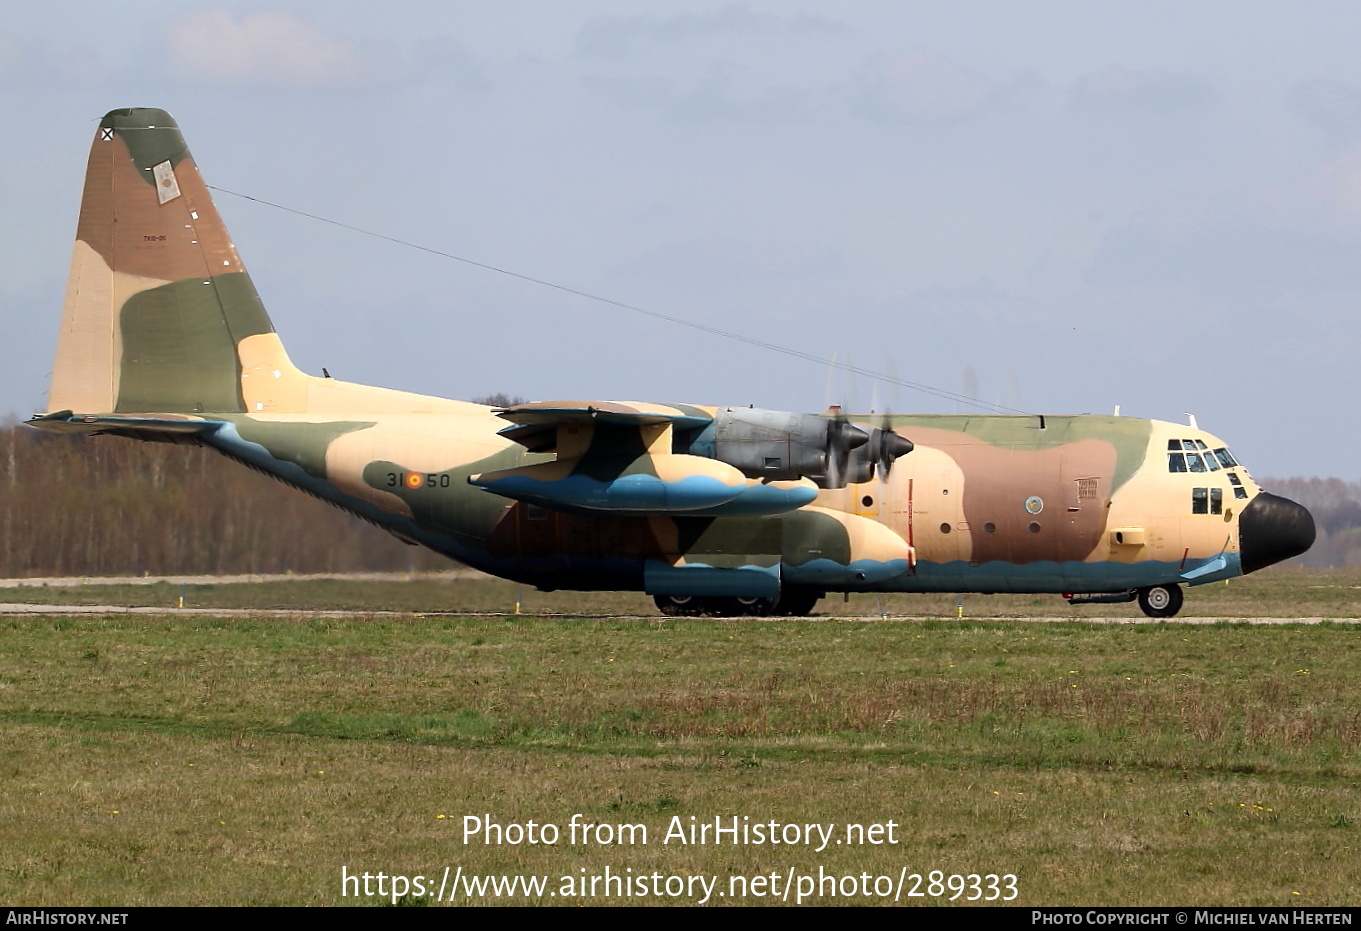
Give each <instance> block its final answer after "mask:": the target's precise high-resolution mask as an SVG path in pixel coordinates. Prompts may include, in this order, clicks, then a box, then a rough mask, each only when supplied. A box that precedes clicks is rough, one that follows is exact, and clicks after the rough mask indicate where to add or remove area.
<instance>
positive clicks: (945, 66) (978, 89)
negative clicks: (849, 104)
mask: <svg viewBox="0 0 1361 931" xmlns="http://www.w3.org/2000/svg"><path fill="white" fill-rule="evenodd" d="M859 80H860V84H861V90H860V94H859V95H858V96H859V102H860V104H861V105H862V106H863V108H864V109H865V110H866V111H867V112H868V113H869V114H871V115H873V116H877V117H880V118H888V119H890V120H895V121H904V122H912V123H945V122H953V121H956V120H962V119H965V118H967V117H969V116H972V115H974V114H975V113H978V112H979V111H980V110H982V109H984V108H985V107H986V106H987V105H988V103H989V102H990V101H991V99H992V98H993V96H994V94H995V93H996V86H995V85H994V84H993V82H992V81H990V80H988V78H986V77H985V76H983V75H982V74H980V73H978V72H977V71H974V70H972V69H969V68H965V67H963V66H962V65H959V64H956V63H955V62H953V61H950V60H949V59H947V58H943V57H941V56H939V55H936V54H934V53H932V52H928V51H925V50H923V49H899V50H895V51H884V52H879V53H878V54H876V55H873V56H872V57H870V58H869V59H868V60H867V61H866V62H865V65H864V67H863V68H862V70H861V73H860V75H859Z"/></svg>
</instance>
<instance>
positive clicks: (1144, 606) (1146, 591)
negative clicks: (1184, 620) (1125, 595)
mask: <svg viewBox="0 0 1361 931" xmlns="http://www.w3.org/2000/svg"><path fill="white" fill-rule="evenodd" d="M1182 597H1183V596H1182V591H1181V586H1180V585H1150V586H1149V587H1148V588H1141V589H1139V610H1141V611H1143V612H1144V613H1145V614H1147V615H1148V616H1149V617H1175V616H1176V613H1177V612H1178V611H1180V610H1181V603H1182Z"/></svg>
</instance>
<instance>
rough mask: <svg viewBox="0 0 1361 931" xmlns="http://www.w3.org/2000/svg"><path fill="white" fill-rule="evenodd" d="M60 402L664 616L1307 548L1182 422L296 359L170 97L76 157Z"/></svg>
mask: <svg viewBox="0 0 1361 931" xmlns="http://www.w3.org/2000/svg"><path fill="white" fill-rule="evenodd" d="M48 409H49V413H45V414H37V415H34V417H33V419H32V420H30V421H29V423H31V424H33V425H34V426H36V427H41V428H43V429H46V430H54V431H58V432H79V433H89V434H100V433H104V434H114V435H117V436H124V437H131V438H134V439H139V440H149V441H155V442H171V443H191V444H198V445H202V446H208V447H211V448H213V449H215V450H217V451H218V452H220V453H222V454H224V455H226V456H229V457H231V458H232V459H235V460H238V461H239V462H242V463H244V464H246V465H248V466H251V467H253V468H256V469H258V470H260V471H262V472H265V473H267V474H269V475H271V476H273V477H275V478H277V479H279V480H281V481H283V482H287V483H288V484H290V485H294V486H296V487H297V488H300V489H302V490H303V491H306V492H309V493H311V494H314V495H316V496H317V497H320V498H323V499H325V500H326V501H329V502H331V503H332V504H335V505H338V506H340V507H342V508H344V509H345V510H347V511H350V512H352V513H353V514H356V515H358V516H359V517H361V518H364V519H365V520H368V521H371V522H373V523H374V524H377V525H378V526H380V527H382V528H383V529H385V530H387V531H389V532H390V533H392V534H394V535H396V536H397V537H399V538H401V539H403V540H405V541H407V542H409V543H413V544H420V545H423V546H427V547H430V548H431V549H434V550H436V551H438V552H440V553H443V554H445V555H447V556H449V557H451V558H453V559H456V560H458V561H460V562H463V563H466V564H468V565H470V566H474V567H476V568H478V569H482V570H485V571H487V572H490V573H493V574H495V575H498V576H503V577H505V578H509V579H515V580H517V581H520V582H523V583H527V584H531V585H536V586H538V587H540V588H543V589H577V590H602V589H609V590H634V591H637V590H641V591H643V592H646V593H647V594H649V595H652V596H654V597H655V599H656V601H657V605H658V607H659V608H660V609H661V610H662V611H664V612H666V613H668V614H697V613H709V614H768V613H777V614H791V615H801V614H807V613H809V612H810V611H811V610H812V609H813V608H814V606H815V605H816V603H817V601H818V599H819V598H821V597H822V596H823V595H825V594H826V593H827V592H831V591H844V592H890V591H892V592H1052V593H1056V594H1062V595H1064V596H1065V597H1067V598H1068V599H1069V601H1070V602H1071V603H1074V604H1080V603H1090V602H1120V601H1133V600H1135V599H1136V598H1137V599H1138V601H1139V606H1140V607H1141V608H1142V609H1143V611H1144V613H1146V614H1148V615H1150V616H1153V617H1169V616H1171V615H1174V614H1176V613H1177V611H1178V609H1179V608H1180V607H1181V604H1182V589H1181V585H1182V584H1183V583H1185V584H1188V585H1200V584H1204V583H1206V582H1214V581H1217V580H1220V579H1227V578H1231V577H1233V576H1237V575H1241V574H1243V573H1247V572H1252V571H1254V570H1257V569H1260V568H1262V567H1263V566H1268V565H1270V564H1272V563H1275V562H1279V561H1281V560H1283V559H1288V558H1289V557H1291V556H1295V555H1297V554H1299V553H1302V552H1304V551H1305V550H1307V549H1308V548H1309V546H1310V545H1311V544H1312V543H1313V540H1314V523H1313V519H1312V518H1311V517H1310V515H1309V512H1308V511H1307V510H1305V509H1304V508H1303V507H1301V506H1300V505H1298V504H1296V503H1294V502H1293V501H1288V500H1286V499H1284V498H1281V497H1277V496H1276V495H1272V494H1269V493H1267V492H1264V491H1262V490H1261V489H1260V488H1259V487H1258V486H1257V484H1256V482H1254V481H1253V479H1252V477H1251V476H1249V475H1248V473H1247V471H1246V470H1245V469H1244V468H1243V467H1242V466H1240V465H1239V463H1238V461H1237V460H1236V459H1235V458H1234V456H1233V455H1232V453H1230V452H1229V449H1228V447H1227V446H1226V445H1225V444H1224V443H1222V442H1220V441H1219V440H1218V439H1216V438H1214V437H1213V436H1211V435H1209V434H1208V433H1205V432H1203V431H1201V430H1199V429H1197V428H1195V427H1194V426H1191V427H1186V426H1179V425H1176V424H1172V423H1163V422H1160V421H1154V420H1138V419H1134V418H1128V417H1094V416H1052V415H1051V416H1045V415H1034V416H1029V415H1026V416H925V415H919V416H885V415H880V416H877V417H876V416H873V415H871V416H868V417H860V416H851V415H843V414H840V413H839V412H837V411H829V412H827V413H824V414H821V415H816V414H798V413H787V412H782V411H769V410H756V409H752V408H733V407H707V406H703V405H692V404H650V403H638V402H617V401H592V400H577V401H543V402H537V403H531V404H517V405H515V406H512V407H508V408H504V409H495V408H490V407H484V406H481V405H477V404H469V403H465V402H463V401H452V400H445V399H443V398H435V397H426V396H423V395H416V394H407V393H404V392H400V391H392V390H388V389H385V388H371V387H366V386H363V385H355V384H349V383H346V382H343V381H337V380H334V379H331V378H325V377H315V376H311V375H307V374H305V373H303V372H301V371H299V370H298V369H297V368H295V367H294V365H293V364H292V363H291V362H290V361H289V359H288V355H287V354H286V353H285V351H284V347H283V344H282V343H281V342H280V340H279V337H278V336H277V335H276V334H275V331H274V326H273V325H272V324H271V323H270V320H269V317H268V316H267V315H266V313H265V309H264V306H263V305H262V304H261V303H260V299H259V297H258V296H257V295H256V292H255V288H254V287H253V286H252V284H251V281H250V278H249V277H248V276H247V274H246V270H245V267H244V266H243V265H242V264H241V259H240V258H239V257H238V255H237V253H236V249H235V247H234V246H233V245H232V242H231V239H230V238H229V237H228V235H227V230H226V228H225V227H224V226H223V224H222V220H221V219H220V218H219V216H218V213H217V210H216V208H215V207H214V206H213V202H212V199H211V198H210V196H209V193H208V189H207V188H206V187H205V185H204V182H203V181H202V179H201V178H200V177H199V172H198V169H197V168H196V167H195V164H194V161H193V159H192V157H191V156H190V154H189V150H188V149H187V148H186V147H185V143H184V139H183V137H182V136H181V135H180V131H179V129H178V127H177V126H176V124H175V122H174V120H172V119H171V118H170V116H169V114H167V113H165V112H164V111H162V110H153V109H133V110H115V111H113V112H111V113H109V114H108V115H107V116H105V117H104V119H103V120H102V121H101V122H100V124H99V128H98V130H97V131H96V132H95V138H94V142H93V145H92V147H91V150H90V160H89V167H88V172H87V175H86V180H85V194H84V200H83V202H82V204H81V210H80V221H79V226H78V228H77V231H76V244H75V254H74V257H73V258H72V262H71V277H70V283H69V285H68V290H67V293H66V302H65V307H64V310H63V317H62V324H61V336H60V341H59V344H58V349H57V360H56V365H55V368H54V371H53V375H52V387H51V394H50V397H49V405H48Z"/></svg>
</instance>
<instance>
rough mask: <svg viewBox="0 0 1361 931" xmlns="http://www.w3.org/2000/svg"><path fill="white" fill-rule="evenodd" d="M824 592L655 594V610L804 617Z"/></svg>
mask: <svg viewBox="0 0 1361 931" xmlns="http://www.w3.org/2000/svg"><path fill="white" fill-rule="evenodd" d="M823 594H824V593H823V592H819V591H809V590H804V589H797V588H789V589H785V590H784V591H782V592H780V595H779V597H778V598H738V597H733V596H727V597H714V596H709V597H704V596H700V595H654V596H653V598H652V600H653V601H655V602H656V603H657V610H659V611H661V612H662V613H663V614H666V615H670V616H672V617H701V616H707V617H767V616H770V615H780V616H784V617H804V616H805V615H807V614H810V613H811V612H812V610H813V608H814V607H815V606H816V605H817V603H818V599H819V598H821V597H822V596H823Z"/></svg>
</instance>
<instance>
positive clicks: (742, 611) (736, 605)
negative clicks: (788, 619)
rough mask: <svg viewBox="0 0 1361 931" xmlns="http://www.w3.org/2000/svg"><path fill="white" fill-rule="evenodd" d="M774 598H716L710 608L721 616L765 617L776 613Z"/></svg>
mask: <svg viewBox="0 0 1361 931" xmlns="http://www.w3.org/2000/svg"><path fill="white" fill-rule="evenodd" d="M775 603H776V600H775V599H774V598H715V599H713V602H712V603H711V604H710V610H711V611H712V612H713V613H714V614H717V615H718V616H719V617H765V616H766V615H768V614H774V613H775Z"/></svg>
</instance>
